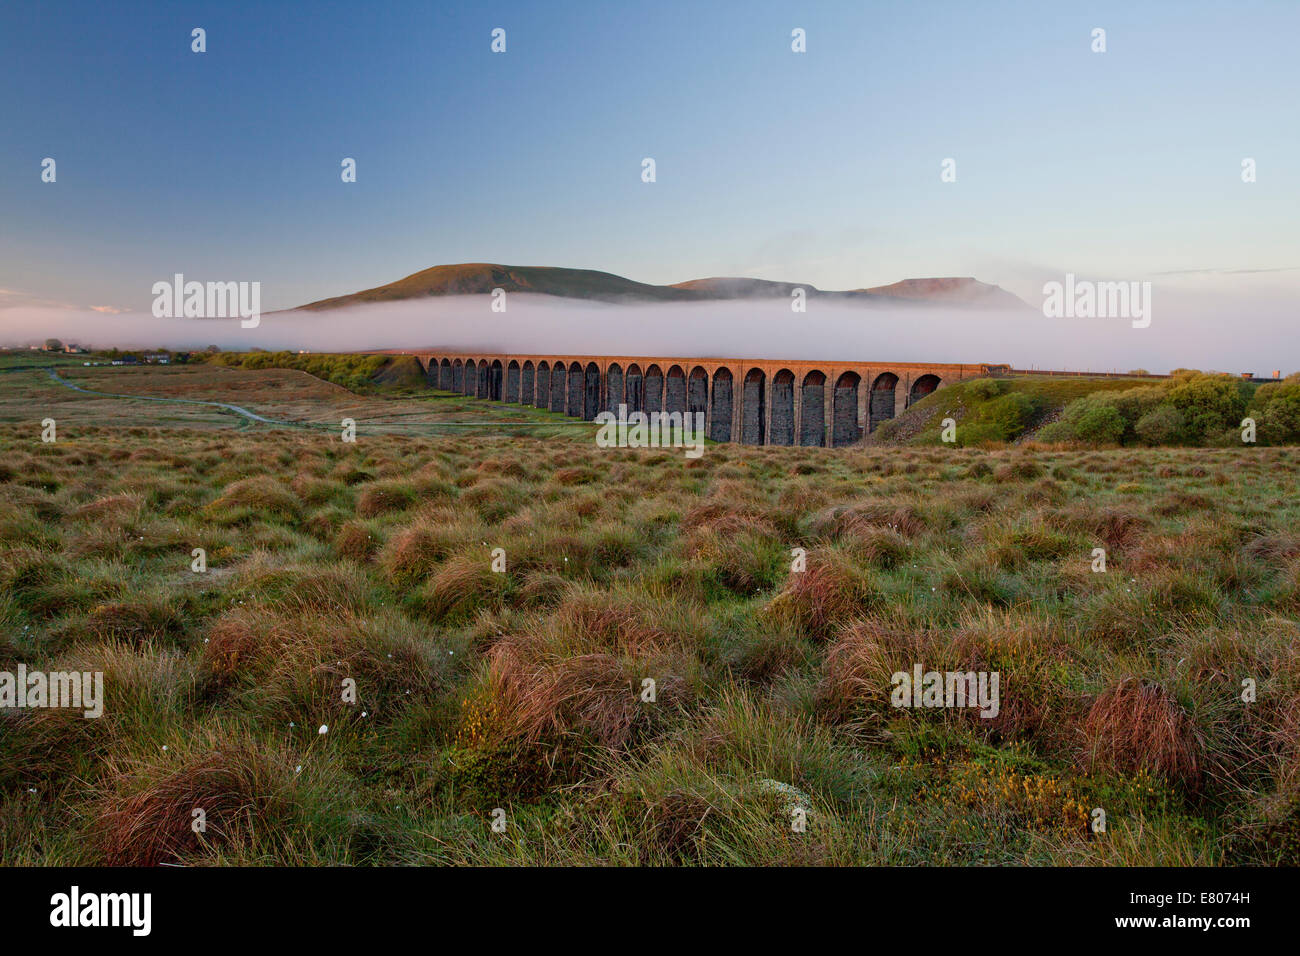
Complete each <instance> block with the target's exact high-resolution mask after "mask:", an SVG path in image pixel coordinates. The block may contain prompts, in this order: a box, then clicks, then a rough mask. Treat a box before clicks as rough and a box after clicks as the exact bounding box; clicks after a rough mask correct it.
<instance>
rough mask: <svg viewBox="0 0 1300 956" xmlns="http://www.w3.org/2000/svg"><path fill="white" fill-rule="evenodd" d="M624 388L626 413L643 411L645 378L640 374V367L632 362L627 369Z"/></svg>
mask: <svg viewBox="0 0 1300 956" xmlns="http://www.w3.org/2000/svg"><path fill="white" fill-rule="evenodd" d="M624 388H625V389H626V393H627V413H628V414H629V415H631V414H632V413H633V412H644V411H645V376H644V375H642V374H641V366H640V365H637V364H636V363H635V362H633V363H632V364H631V365H629V366H628V367H627V378H626V380H625V381H624Z"/></svg>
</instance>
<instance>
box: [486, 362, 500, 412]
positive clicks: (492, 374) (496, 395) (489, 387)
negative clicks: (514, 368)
mask: <svg viewBox="0 0 1300 956" xmlns="http://www.w3.org/2000/svg"><path fill="white" fill-rule="evenodd" d="M484 377H485V378H486V379H487V383H486V388H485V389H484V391H485V392H486V393H487V394H486V395H484V396H483V397H484V398H488V399H491V400H492V401H494V402H499V401H501V389H502V386H503V384H504V383H503V381H502V379H503V378H504V377H505V369H504V368H502V366H501V360H500V359H494V360H493V362H492V364H491V365H489V366H488V370H487V375H486V376H484Z"/></svg>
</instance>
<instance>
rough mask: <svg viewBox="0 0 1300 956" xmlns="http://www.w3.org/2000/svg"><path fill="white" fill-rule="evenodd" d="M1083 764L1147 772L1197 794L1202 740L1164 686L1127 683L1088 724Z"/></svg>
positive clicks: (1099, 704)
mask: <svg viewBox="0 0 1300 956" xmlns="http://www.w3.org/2000/svg"><path fill="white" fill-rule="evenodd" d="M1082 732H1083V748H1082V753H1081V757H1080V759H1081V761H1082V762H1083V764H1084V765H1085V766H1087V767H1088V768H1089V769H1098V770H1100V769H1105V770H1112V771H1119V772H1122V773H1133V772H1135V771H1137V770H1148V771H1151V772H1153V773H1157V774H1160V775H1162V776H1164V777H1165V778H1166V779H1168V780H1171V781H1173V782H1176V783H1178V784H1180V785H1182V786H1183V787H1185V788H1187V790H1188V791H1189V792H1195V791H1196V790H1197V789H1199V787H1200V783H1201V765H1202V754H1201V740H1200V737H1199V736H1198V734H1197V732H1196V727H1195V725H1194V724H1193V723H1192V720H1191V718H1190V716H1189V715H1188V713H1187V711H1186V710H1185V709H1184V708H1183V707H1182V706H1181V705H1180V704H1179V703H1178V702H1177V701H1176V700H1174V698H1173V696H1172V695H1170V693H1169V692H1168V691H1167V690H1165V688H1164V687H1162V686H1161V685H1160V684H1157V683H1154V682H1152V681H1146V680H1140V679H1138V678H1136V677H1127V678H1124V679H1123V680H1121V681H1118V682H1117V683H1115V684H1114V685H1112V686H1111V687H1109V688H1107V689H1106V690H1105V691H1104V692H1103V693H1102V694H1101V695H1100V696H1098V698H1097V699H1096V701H1094V702H1093V705H1092V707H1091V708H1090V709H1089V711H1088V714H1087V717H1086V718H1085V719H1084V721H1083V727H1082Z"/></svg>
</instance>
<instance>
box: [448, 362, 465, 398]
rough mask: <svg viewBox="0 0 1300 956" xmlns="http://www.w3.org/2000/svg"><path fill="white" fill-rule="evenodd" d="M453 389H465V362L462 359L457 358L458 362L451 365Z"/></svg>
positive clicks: (458, 390) (457, 390)
mask: <svg viewBox="0 0 1300 956" xmlns="http://www.w3.org/2000/svg"><path fill="white" fill-rule="evenodd" d="M451 390H452V391H453V392H463V391H465V363H464V362H462V361H461V360H460V359H456V364H455V365H453V366H452V367H451Z"/></svg>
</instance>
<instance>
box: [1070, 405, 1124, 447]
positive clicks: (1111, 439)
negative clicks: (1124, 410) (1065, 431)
mask: <svg viewBox="0 0 1300 956" xmlns="http://www.w3.org/2000/svg"><path fill="white" fill-rule="evenodd" d="M1073 425H1074V433H1075V434H1076V435H1078V436H1079V438H1080V439H1081V440H1082V441H1087V442H1093V443H1095V444H1099V445H1100V444H1115V443H1118V442H1119V441H1120V439H1122V438H1123V437H1124V418H1123V416H1122V415H1120V413H1119V411H1118V410H1117V409H1116V408H1115V407H1114V406H1113V405H1107V404H1101V403H1100V402H1098V403H1095V404H1093V405H1092V406H1091V407H1089V408H1087V409H1085V410H1084V411H1083V413H1082V414H1081V415H1079V417H1078V418H1077V419H1076V420H1075V421H1074V422H1073Z"/></svg>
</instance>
